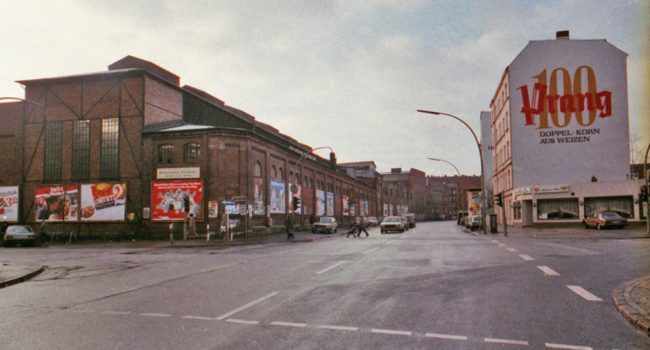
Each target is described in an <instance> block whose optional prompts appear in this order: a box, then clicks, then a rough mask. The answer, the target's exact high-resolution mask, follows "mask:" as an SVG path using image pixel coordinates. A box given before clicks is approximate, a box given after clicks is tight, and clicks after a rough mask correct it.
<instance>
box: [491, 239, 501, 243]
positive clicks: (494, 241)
mask: <svg viewBox="0 0 650 350" xmlns="http://www.w3.org/2000/svg"><path fill="white" fill-rule="evenodd" d="M490 242H492V243H499V241H497V240H494V239H493V240H491V241H490Z"/></svg>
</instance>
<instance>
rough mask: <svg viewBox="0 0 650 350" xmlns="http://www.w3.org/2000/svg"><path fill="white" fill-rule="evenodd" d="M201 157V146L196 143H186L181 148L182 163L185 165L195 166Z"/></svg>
mask: <svg viewBox="0 0 650 350" xmlns="http://www.w3.org/2000/svg"><path fill="white" fill-rule="evenodd" d="M200 155H201V146H200V145H199V144H198V143H196V142H190V143H186V144H185V145H184V146H183V162H184V163H185V164H196V163H198V162H199V156H200Z"/></svg>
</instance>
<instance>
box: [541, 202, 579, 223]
mask: <svg viewBox="0 0 650 350" xmlns="http://www.w3.org/2000/svg"><path fill="white" fill-rule="evenodd" d="M578 218H579V215H578V199H577V198H575V199H543V200H538V201H537V219H538V220H575V219H578Z"/></svg>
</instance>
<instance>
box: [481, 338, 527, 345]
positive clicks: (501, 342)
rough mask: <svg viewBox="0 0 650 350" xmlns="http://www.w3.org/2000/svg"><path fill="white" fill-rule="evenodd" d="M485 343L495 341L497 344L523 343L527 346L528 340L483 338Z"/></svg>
mask: <svg viewBox="0 0 650 350" xmlns="http://www.w3.org/2000/svg"><path fill="white" fill-rule="evenodd" d="M483 341H484V342H486V343H497V344H509V345H523V346H528V345H529V344H528V342H527V341H525V340H513V339H499V338H484V339H483Z"/></svg>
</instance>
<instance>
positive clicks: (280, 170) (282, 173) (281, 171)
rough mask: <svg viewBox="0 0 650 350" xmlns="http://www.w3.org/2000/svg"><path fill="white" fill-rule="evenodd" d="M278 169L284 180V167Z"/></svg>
mask: <svg viewBox="0 0 650 350" xmlns="http://www.w3.org/2000/svg"><path fill="white" fill-rule="evenodd" d="M278 170H279V173H280V178H281V179H282V180H284V169H282V168H281V167H280V168H279V169H278Z"/></svg>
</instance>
